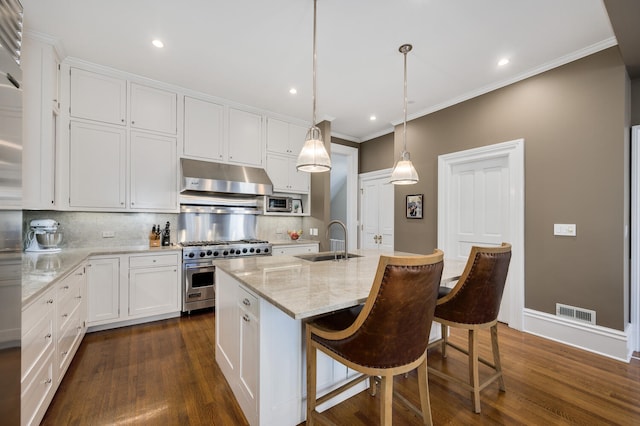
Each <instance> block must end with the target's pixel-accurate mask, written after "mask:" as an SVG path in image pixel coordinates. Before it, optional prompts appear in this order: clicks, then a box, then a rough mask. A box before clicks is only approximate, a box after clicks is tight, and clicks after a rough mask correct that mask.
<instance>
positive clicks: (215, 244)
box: [180, 238, 272, 260]
mask: <svg viewBox="0 0 640 426" xmlns="http://www.w3.org/2000/svg"><path fill="white" fill-rule="evenodd" d="M180 244H181V245H182V247H183V249H182V258H183V259H185V260H189V259H193V260H200V259H202V260H208V259H211V258H227V257H240V256H270V255H271V249H272V245H271V243H269V242H268V241H264V240H258V239H256V238H249V239H244V240H236V241H219V240H216V241H186V242H182V243H180Z"/></svg>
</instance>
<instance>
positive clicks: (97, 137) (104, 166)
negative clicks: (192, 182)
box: [69, 122, 175, 210]
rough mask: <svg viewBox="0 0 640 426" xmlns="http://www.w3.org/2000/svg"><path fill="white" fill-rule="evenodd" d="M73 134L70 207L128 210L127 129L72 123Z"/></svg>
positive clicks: (70, 148)
mask: <svg viewBox="0 0 640 426" xmlns="http://www.w3.org/2000/svg"><path fill="white" fill-rule="evenodd" d="M70 133H71V136H70V141H69V143H70V145H69V206H70V207H77V208H89V209H92V208H93V209H98V208H106V209H115V210H120V209H124V208H125V207H126V205H125V197H126V179H125V178H126V159H127V153H126V136H125V130H124V128H119V127H113V126H103V125H95V124H88V123H81V122H72V123H71V130H70ZM174 186H175V185H174Z"/></svg>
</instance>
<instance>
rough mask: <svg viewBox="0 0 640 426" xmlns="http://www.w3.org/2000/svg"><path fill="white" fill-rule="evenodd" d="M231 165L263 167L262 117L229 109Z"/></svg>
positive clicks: (229, 160) (229, 159)
mask: <svg viewBox="0 0 640 426" xmlns="http://www.w3.org/2000/svg"><path fill="white" fill-rule="evenodd" d="M228 146H229V158H228V162H229V163H235V164H243V165H248V166H254V167H262V154H263V149H262V146H263V140H262V116H261V115H258V114H254V113H252V112H248V111H242V110H239V109H235V108H229V143H228Z"/></svg>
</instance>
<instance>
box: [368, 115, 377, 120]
mask: <svg viewBox="0 0 640 426" xmlns="http://www.w3.org/2000/svg"><path fill="white" fill-rule="evenodd" d="M377 118H378V117H376V116H375V115H371V116H369V120H371V121H376V119H377Z"/></svg>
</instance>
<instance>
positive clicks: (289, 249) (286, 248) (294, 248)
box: [272, 243, 319, 256]
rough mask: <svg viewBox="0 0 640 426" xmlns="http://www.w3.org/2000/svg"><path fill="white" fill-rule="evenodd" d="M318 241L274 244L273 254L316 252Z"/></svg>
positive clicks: (287, 254)
mask: <svg viewBox="0 0 640 426" xmlns="http://www.w3.org/2000/svg"><path fill="white" fill-rule="evenodd" d="M318 247H319V243H308V244H307V243H295V244H285V245H280V244H278V245H274V246H273V250H272V252H273V255H274V256H295V255H296V254H306V253H317V252H318V251H319V250H318Z"/></svg>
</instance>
